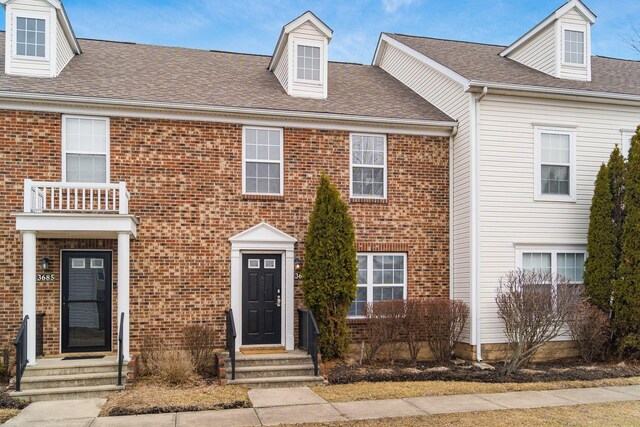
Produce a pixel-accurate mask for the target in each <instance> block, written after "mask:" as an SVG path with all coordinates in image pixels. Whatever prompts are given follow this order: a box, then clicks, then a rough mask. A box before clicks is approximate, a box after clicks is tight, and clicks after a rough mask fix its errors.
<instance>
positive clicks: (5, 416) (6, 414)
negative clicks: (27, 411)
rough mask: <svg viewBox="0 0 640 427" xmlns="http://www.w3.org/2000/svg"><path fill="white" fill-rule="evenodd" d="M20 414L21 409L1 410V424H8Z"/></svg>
mask: <svg viewBox="0 0 640 427" xmlns="http://www.w3.org/2000/svg"><path fill="white" fill-rule="evenodd" d="M19 413H20V409H0V424H2V423H6V422H7V421H9V420H10V419H11V418H13V417H15V416H16V415H18V414H19Z"/></svg>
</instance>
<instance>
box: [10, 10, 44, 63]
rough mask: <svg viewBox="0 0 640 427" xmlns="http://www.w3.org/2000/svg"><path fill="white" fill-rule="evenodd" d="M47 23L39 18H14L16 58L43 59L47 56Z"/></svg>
mask: <svg viewBox="0 0 640 427" xmlns="http://www.w3.org/2000/svg"><path fill="white" fill-rule="evenodd" d="M46 27H47V22H46V20H44V19H40V18H27V17H22V16H18V17H16V33H15V34H16V44H15V49H16V50H15V53H16V55H17V56H26V57H32V58H45V57H46V54H47V31H46Z"/></svg>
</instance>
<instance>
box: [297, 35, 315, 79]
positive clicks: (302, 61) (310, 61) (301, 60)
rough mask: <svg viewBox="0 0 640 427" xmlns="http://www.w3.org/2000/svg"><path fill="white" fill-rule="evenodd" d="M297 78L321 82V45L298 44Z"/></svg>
mask: <svg viewBox="0 0 640 427" xmlns="http://www.w3.org/2000/svg"><path fill="white" fill-rule="evenodd" d="M296 60H297V61H296V78H297V79H298V80H309V81H312V82H320V46H307V45H302V44H299V45H298V46H297V58H296Z"/></svg>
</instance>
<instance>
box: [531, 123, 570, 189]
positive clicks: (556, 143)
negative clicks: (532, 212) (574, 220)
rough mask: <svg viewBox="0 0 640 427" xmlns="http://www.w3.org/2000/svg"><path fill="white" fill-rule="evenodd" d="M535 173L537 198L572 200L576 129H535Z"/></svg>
mask: <svg viewBox="0 0 640 427" xmlns="http://www.w3.org/2000/svg"><path fill="white" fill-rule="evenodd" d="M534 175H535V180H536V181H535V195H536V199H537V200H560V201H561V200H569V201H574V200H575V188H576V185H575V176H576V170H575V132H573V131H566V130H556V129H536V131H535V174H534Z"/></svg>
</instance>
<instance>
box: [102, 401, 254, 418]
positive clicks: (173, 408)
mask: <svg viewBox="0 0 640 427" xmlns="http://www.w3.org/2000/svg"><path fill="white" fill-rule="evenodd" d="M238 408H251V405H250V404H249V403H248V402H244V401H242V400H237V401H235V402H228V403H214V404H210V405H206V406H203V405H167V406H149V407H146V408H134V409H132V408H123V407H115V408H111V409H109V410H107V411H105V412H104V413H103V414H102V416H107V417H119V416H124V415H144V414H166V413H172V412H195V411H204V410H207V411H217V410H220V409H238Z"/></svg>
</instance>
